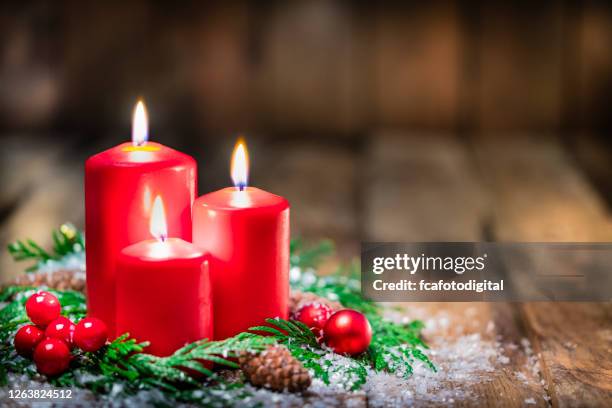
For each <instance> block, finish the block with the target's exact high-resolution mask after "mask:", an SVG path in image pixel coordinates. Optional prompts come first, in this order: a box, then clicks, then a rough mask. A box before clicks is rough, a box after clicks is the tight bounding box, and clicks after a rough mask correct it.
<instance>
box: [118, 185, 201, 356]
mask: <svg viewBox="0 0 612 408" xmlns="http://www.w3.org/2000/svg"><path fill="white" fill-rule="evenodd" d="M162 208H163V204H162V201H161V199H160V198H159V197H157V198H156V200H155V203H154V205H153V213H152V216H151V235H153V236H154V237H155V238H156V239H152V240H147V241H141V242H138V243H136V244H133V245H130V246H128V247H127V248H125V249H124V250H123V251H121V254H120V255H119V258H118V261H117V288H116V296H117V297H116V299H117V312H116V313H117V320H116V322H117V333H129V334H130V336H131V337H133V338H135V339H136V340H138V341H148V342H150V345H149V346H148V347H147V349H146V351H147V352H148V353H151V354H155V355H158V356H167V355H170V354H172V353H173V352H175V351H176V350H178V349H179V348H181V347H183V346H184V345H185V344H188V343H192V342H194V341H196V340H200V339H204V338H207V339H211V338H212V311H211V307H212V302H211V291H210V280H209V275H208V262H207V261H206V257H205V255H204V253H203V252H202V251H201V250H199V249H198V248H197V247H196V246H194V245H193V244H191V243H189V242H186V241H184V240H182V239H179V238H166V226H165V223H164V221H163V220H164V217H163V212H164V211H163V209H162Z"/></svg>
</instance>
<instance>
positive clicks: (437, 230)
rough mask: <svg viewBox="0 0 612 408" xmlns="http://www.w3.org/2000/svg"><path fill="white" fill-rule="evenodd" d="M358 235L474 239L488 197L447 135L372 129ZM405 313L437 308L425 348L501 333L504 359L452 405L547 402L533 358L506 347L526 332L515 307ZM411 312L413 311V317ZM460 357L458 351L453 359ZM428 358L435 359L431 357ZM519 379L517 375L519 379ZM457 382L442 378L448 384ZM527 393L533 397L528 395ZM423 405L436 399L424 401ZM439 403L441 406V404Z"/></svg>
mask: <svg viewBox="0 0 612 408" xmlns="http://www.w3.org/2000/svg"><path fill="white" fill-rule="evenodd" d="M367 152H368V156H367V157H366V158H365V161H364V163H367V166H368V168H367V170H366V174H367V182H366V185H367V186H369V188H368V189H367V190H366V191H365V197H366V198H365V199H364V200H365V202H364V205H365V214H364V217H365V220H364V222H365V228H364V231H365V236H366V238H367V239H369V240H379V241H394V240H396V241H408V242H409V241H433V240H438V241H472V240H473V241H478V240H481V239H483V238H484V231H485V229H486V228H485V227H486V224H487V223H488V219H489V218H490V214H489V206H488V204H487V203H488V201H489V199H488V195H487V192H486V189H485V188H484V185H483V184H482V182H481V180H480V178H479V176H478V174H477V173H476V171H475V168H474V167H473V162H472V159H471V155H470V151H469V150H468V148H467V145H466V144H465V143H461V142H459V141H458V140H455V139H453V138H449V137H434V136H432V135H429V137H424V136H423V135H418V136H413V135H409V134H405V133H389V132H383V133H378V134H376V135H374V136H373V137H372V141H371V146H369V148H368V149H367ZM404 307H405V313H406V314H407V315H408V316H410V317H411V318H423V319H424V320H427V319H428V318H431V317H432V316H438V315H440V314H441V313H442V314H443V315H444V316H445V319H448V321H449V322H450V323H449V325H448V326H445V327H441V326H438V327H436V329H435V330H433V331H430V332H428V333H427V341H428V342H430V344H431V346H432V350H436V348H440V347H443V344H445V343H447V342H449V341H453V340H457V339H459V337H460V336H463V335H466V334H477V335H478V336H481V338H482V339H484V340H489V341H494V340H497V339H498V338H499V339H501V343H502V345H501V346H500V347H501V348H502V349H501V350H500V352H503V355H504V356H506V357H508V361H507V364H504V365H499V364H497V366H496V369H495V371H494V372H492V373H480V374H482V375H483V376H484V377H486V378H487V379H488V381H487V380H484V381H481V382H478V383H476V384H472V387H471V390H470V391H471V392H472V393H473V395H475V397H472V398H466V399H464V400H461V399H455V401H454V402H453V405H455V406H467V407H477V406H506V407H515V406H520V405H524V404H525V401H530V402H531V401H533V403H534V404H535V405H534V406H547V401H546V399H545V397H546V396H547V393H546V390H545V389H544V388H543V386H542V384H541V379H540V378H539V373H538V371H537V370H536V371H534V369H533V367H532V366H531V365H530V359H532V356H530V355H528V354H527V353H526V351H525V350H524V349H523V348H520V347H513V345H514V346H516V345H518V344H520V343H521V341H522V340H523V339H524V338H525V337H526V336H527V332H526V330H525V327H524V325H523V322H522V319H521V315H520V310H519V309H518V308H517V307H516V306H515V305H513V304H510V303H408V304H404ZM415 310H419V311H420V312H419V314H416V315H415V312H414V311H415ZM460 358H461V357H460ZM434 361H435V357H434ZM517 376H518V377H520V378H521V379H522V380H520V381H519V380H518V379H517V378H518V377H517ZM458 386H461V385H460V384H457V383H453V382H449V383H448V384H447V387H449V388H453V387H458ZM531 399H533V400H531ZM423 405H425V406H430V405H434V406H435V405H439V403H430V402H426V401H425V402H423ZM440 405H444V404H440Z"/></svg>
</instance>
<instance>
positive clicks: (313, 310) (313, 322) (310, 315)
mask: <svg viewBox="0 0 612 408" xmlns="http://www.w3.org/2000/svg"><path fill="white" fill-rule="evenodd" d="M332 313H334V311H333V309H332V308H331V307H329V306H327V305H326V304H323V303H319V302H313V303H309V304H307V305H304V306H302V307H301V308H300V309H299V310H298V311H297V312H296V313H295V315H294V316H293V317H294V319H295V320H297V321H300V322H302V323H304V324H305V325H306V326H308V327H310V329H311V330H312V332H313V333H314V334H315V335H316V336H320V335H321V332H322V331H323V327H325V323H327V319H329V317H330V316H331V315H332Z"/></svg>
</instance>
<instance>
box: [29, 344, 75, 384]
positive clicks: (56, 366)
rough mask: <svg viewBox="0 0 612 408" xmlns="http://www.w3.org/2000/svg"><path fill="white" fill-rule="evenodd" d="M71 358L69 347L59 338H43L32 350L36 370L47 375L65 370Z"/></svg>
mask: <svg viewBox="0 0 612 408" xmlns="http://www.w3.org/2000/svg"><path fill="white" fill-rule="evenodd" d="M71 358H72V356H71V355H70V349H69V348H68V346H67V345H66V343H64V342H63V341H62V340H60V339H51V338H49V339H44V340H43V341H41V342H40V343H38V346H36V349H35V350H34V362H35V363H36V368H37V369H38V372H39V373H41V374H45V375H49V376H53V375H58V374H61V373H63V372H64V371H66V370H67V369H68V366H69V365H70V359H71Z"/></svg>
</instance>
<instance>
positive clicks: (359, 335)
mask: <svg viewBox="0 0 612 408" xmlns="http://www.w3.org/2000/svg"><path fill="white" fill-rule="evenodd" d="M323 335H324V338H325V343H326V344H327V345H328V346H329V347H331V348H332V349H333V350H334V351H335V352H336V353H338V354H349V355H351V356H356V355H358V354H361V353H363V352H364V351H366V350H367V349H368V347H369V346H370V341H371V340H372V327H371V326H370V322H368V319H367V318H366V317H365V316H364V315H363V314H361V313H359V312H358V311H356V310H350V309H344V310H340V311H338V312H336V313H334V314H333V315H332V316H331V317H330V318H329V320H328V321H327V324H325V328H324V329H323Z"/></svg>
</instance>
